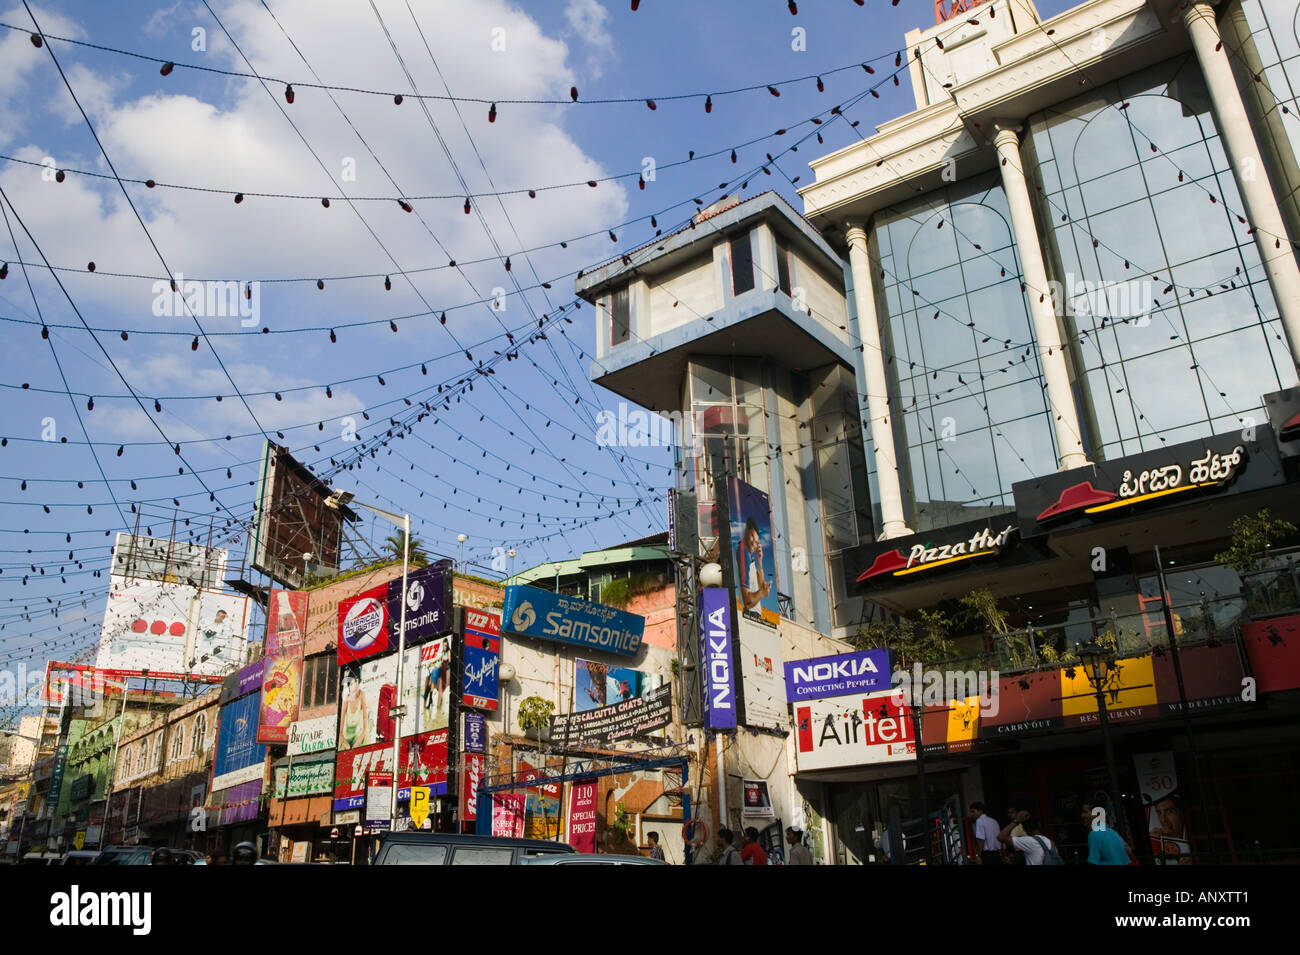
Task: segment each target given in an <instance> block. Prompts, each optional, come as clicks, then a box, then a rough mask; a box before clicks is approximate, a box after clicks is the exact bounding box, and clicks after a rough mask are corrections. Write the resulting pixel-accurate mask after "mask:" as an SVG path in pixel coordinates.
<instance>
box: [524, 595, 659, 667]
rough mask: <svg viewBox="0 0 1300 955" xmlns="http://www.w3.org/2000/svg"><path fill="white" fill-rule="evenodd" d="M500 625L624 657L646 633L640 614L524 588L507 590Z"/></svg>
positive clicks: (636, 646)
mask: <svg viewBox="0 0 1300 955" xmlns="http://www.w3.org/2000/svg"><path fill="white" fill-rule="evenodd" d="M501 625H502V626H503V627H505V628H506V629H507V630H509V631H510V632H512V633H518V634H521V635H522V636H526V637H536V638H538V639H540V640H553V641H556V642H559V643H567V644H570V645H572V646H577V647H582V648H583V649H586V650H603V651H605V652H606V653H617V654H621V655H623V656H635V655H636V653H637V651H638V650H640V649H641V638H642V636H643V635H644V633H645V617H642V616H641V615H640V614H635V613H627V612H626V611H623V610H618V609H617V608H615V607H609V606H606V605H605V604H598V603H592V602H591V601H589V600H580V599H578V598H577V597H565V596H562V595H559V594H553V593H551V592H550V591H549V590H541V589H539V588H537V587H527V586H524V585H516V586H513V587H507V588H506V598H505V609H504V610H503V611H502V613H501Z"/></svg>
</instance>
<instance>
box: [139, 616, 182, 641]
mask: <svg viewBox="0 0 1300 955" xmlns="http://www.w3.org/2000/svg"><path fill="white" fill-rule="evenodd" d="M131 630H132V632H134V633H144V632H145V631H148V632H149V633H152V634H153V635H154V636H159V637H160V636H162V635H163V634H164V633H170V634H171V635H172V636H173V637H183V636H185V624H183V623H181V622H180V621H179V620H178V621H175V622H173V623H170V624H169V623H168V622H167V621H166V620H155V621H153V622H152V623H150V622H149V621H148V620H145V619H143V618H142V617H136V618H135V619H134V620H132V621H131Z"/></svg>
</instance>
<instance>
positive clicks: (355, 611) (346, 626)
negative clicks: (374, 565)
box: [338, 584, 397, 667]
mask: <svg viewBox="0 0 1300 955" xmlns="http://www.w3.org/2000/svg"><path fill="white" fill-rule="evenodd" d="M389 631H390V627H389V620H388V585H387V584H384V585H382V586H379V587H372V588H371V589H369V590H366V591H363V592H362V593H360V594H358V595H357V596H355V597H349V598H347V599H346V600H340V601H339V634H338V648H339V666H340V667H341V666H343V665H344V664H347V663H351V662H352V661H353V660H361V659H364V658H365V657H372V656H375V655H376V654H379V653H385V652H387V651H388V650H391V649H394V648H396V646H397V643H396V641H393V642H391V643H390V641H389Z"/></svg>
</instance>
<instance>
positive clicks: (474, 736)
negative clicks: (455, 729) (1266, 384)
mask: <svg viewBox="0 0 1300 955" xmlns="http://www.w3.org/2000/svg"><path fill="white" fill-rule="evenodd" d="M462 719H463V720H464V723H465V736H464V740H465V746H464V750H465V752H467V753H486V752H487V717H485V716H484V715H483V714H482V713H475V712H472V711H469V712H466V713H465V714H463V716H462Z"/></svg>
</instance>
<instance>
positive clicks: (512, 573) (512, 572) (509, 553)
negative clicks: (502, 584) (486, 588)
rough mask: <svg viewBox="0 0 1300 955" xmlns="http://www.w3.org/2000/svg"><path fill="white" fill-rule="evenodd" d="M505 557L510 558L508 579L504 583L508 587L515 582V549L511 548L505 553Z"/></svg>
mask: <svg viewBox="0 0 1300 955" xmlns="http://www.w3.org/2000/svg"><path fill="white" fill-rule="evenodd" d="M506 556H507V557H509V558H510V577H509V578H508V579H507V581H506V583H507V585H508V584H512V583H514V581H515V549H514V548H513V547H512V548H510V549H509V550H508V551H506Z"/></svg>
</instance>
